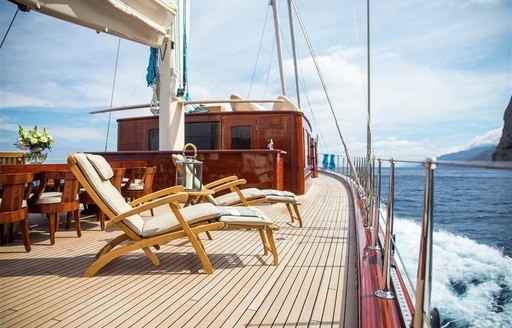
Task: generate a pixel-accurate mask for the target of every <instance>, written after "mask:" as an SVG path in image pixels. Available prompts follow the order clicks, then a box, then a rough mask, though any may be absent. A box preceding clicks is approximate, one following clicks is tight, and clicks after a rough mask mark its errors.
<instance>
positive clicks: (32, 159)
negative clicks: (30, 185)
mask: <svg viewBox="0 0 512 328" xmlns="http://www.w3.org/2000/svg"><path fill="white" fill-rule="evenodd" d="M46 157H48V151H47V150H46V149H42V148H39V147H36V148H31V149H30V152H28V153H27V154H26V155H25V161H26V162H27V164H43V163H44V161H45V160H46Z"/></svg>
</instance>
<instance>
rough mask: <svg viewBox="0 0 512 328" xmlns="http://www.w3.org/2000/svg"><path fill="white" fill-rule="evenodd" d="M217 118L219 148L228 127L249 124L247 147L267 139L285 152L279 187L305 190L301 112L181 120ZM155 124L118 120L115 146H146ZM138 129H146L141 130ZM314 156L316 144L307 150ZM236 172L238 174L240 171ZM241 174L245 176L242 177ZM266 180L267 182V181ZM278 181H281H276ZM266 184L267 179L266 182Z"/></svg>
mask: <svg viewBox="0 0 512 328" xmlns="http://www.w3.org/2000/svg"><path fill="white" fill-rule="evenodd" d="M212 121H216V122H220V124H221V128H220V130H221V132H220V133H221V135H220V138H221V140H220V145H221V150H229V149H231V128H232V127H234V126H250V127H251V128H252V140H251V147H252V148H253V149H254V150H264V149H267V145H268V143H269V140H270V139H272V140H273V142H274V149H280V150H283V151H285V152H286V155H283V156H282V161H283V172H284V175H283V179H282V183H283V186H282V188H281V189H284V190H289V191H293V192H295V193H296V194H299V195H302V194H304V193H305V192H306V190H307V184H306V182H305V181H306V180H307V179H308V178H309V177H310V176H311V174H310V173H311V172H312V171H313V169H314V167H313V165H312V164H311V163H314V162H316V161H315V160H311V161H308V162H306V158H305V156H306V155H305V151H304V147H309V145H305V144H304V136H303V130H304V129H306V130H307V131H309V133H311V126H310V124H309V122H308V121H307V119H306V117H305V116H304V115H303V113H301V112H296V111H253V112H221V113H218V112H217V113H216V112H213V113H194V114H186V115H185V122H186V123H189V122H212ZM154 128H158V117H154V116H151V117H139V118H130V119H119V120H118V136H119V138H118V150H119V151H125V150H126V151H128V150H131V151H134V150H149V139H147V138H148V137H147V136H148V131H146V130H148V129H154ZM141 129H146V130H145V131H144V132H141ZM310 155H311V156H315V157H316V148H314V151H310ZM226 163H228V162H225V163H224V164H226ZM237 175H239V176H242V173H238V174H237ZM244 178H245V177H244ZM269 183H270V182H269ZM279 183H281V182H280V181H279ZM267 184H268V183H267Z"/></svg>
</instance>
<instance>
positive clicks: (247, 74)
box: [0, 0, 512, 162]
mask: <svg viewBox="0 0 512 328" xmlns="http://www.w3.org/2000/svg"><path fill="white" fill-rule="evenodd" d="M371 2H372V4H371V25H372V26H371V30H372V47H371V52H372V66H371V76H372V80H371V91H372V96H371V105H372V130H373V148H374V152H375V154H376V155H377V156H381V157H384V158H388V157H394V158H399V159H424V158H426V157H431V156H438V155H441V154H444V153H448V152H452V151H456V150H461V149H465V148H467V147H469V146H471V145H477V144H482V143H488V142H497V140H498V138H499V136H500V134H501V128H502V126H503V112H504V109H505V107H506V105H507V104H508V102H509V100H510V97H511V94H512V90H511V89H512V77H511V75H512V73H511V72H512V53H511V51H512V50H511V48H512V32H511V31H512V26H511V21H512V19H511V12H512V2H511V1H500V0H435V1H416V0H394V1H390V0H383V1H371ZM296 3H297V6H298V7H299V9H300V12H301V16H302V19H303V21H304V25H305V27H306V29H307V33H308V35H309V37H310V39H311V43H312V45H313V47H314V51H315V54H316V57H317V60H318V62H319V64H320V67H321V69H322V73H323V76H324V79H325V81H326V85H327V89H328V92H329V95H330V97H331V100H332V103H333V105H334V109H335V112H336V115H337V117H338V120H339V122H340V124H341V128H342V132H343V135H344V137H345V140H346V142H347V144H348V146H349V149H350V151H351V153H352V154H354V155H363V154H364V153H365V151H366V150H365V149H366V145H365V143H366V112H367V109H366V99H365V95H366V89H367V85H366V76H367V69H366V7H365V6H366V1H340V0H326V1H321V2H317V1H305V0H296ZM280 4H281V30H282V34H283V43H284V57H285V73H286V75H287V95H288V96H289V97H290V98H291V99H292V100H295V99H296V96H295V87H294V85H293V76H292V74H293V68H292V60H291V54H290V53H289V50H288V49H289V48H290V45H289V44H290V37H289V32H288V31H289V27H288V26H289V25H288V20H287V16H286V13H287V7H286V1H281V2H280ZM191 7H192V8H191V31H190V38H189V40H190V45H189V83H190V95H191V97H192V98H193V99H212V98H213V99H223V98H228V97H229V95H230V94H232V93H237V94H239V95H242V96H244V97H249V98H270V99H273V98H275V97H277V96H278V95H279V94H280V93H281V91H280V83H279V76H278V68H277V61H276V55H275V53H274V52H272V49H273V42H274V32H273V22H272V13H271V11H270V10H269V8H268V1H267V0H261V1H233V0H230V1H215V2H210V1H192V4H191ZM15 10H16V7H15V6H14V5H13V4H12V3H10V2H8V1H0V12H1V14H0V35H1V36H2V37H3V35H4V34H5V32H6V30H7V26H8V24H9V23H10V21H11V19H12V16H13V15H14V12H15ZM266 17H267V23H266V25H264V22H265V18H266ZM295 27H296V35H297V36H296V37H297V44H298V56H299V62H300V68H299V71H300V72H301V76H302V77H301V79H302V80H303V85H304V86H305V88H304V90H303V91H302V95H301V100H302V107H303V111H304V112H305V113H306V115H307V116H308V117H309V118H310V120H311V121H313V122H316V123H317V124H315V127H314V128H315V131H316V132H317V133H318V134H319V138H320V143H319V144H320V151H321V152H329V153H338V154H341V153H342V148H341V146H340V141H339V137H338V136H337V134H336V128H335V125H334V123H333V119H332V116H331V114H330V111H329V110H328V104H327V102H326V101H325V96H324V95H323V91H322V89H321V84H320V81H319V79H318V77H317V75H316V72H315V70H314V65H313V61H312V59H311V56H310V54H309V52H308V50H307V48H306V45H305V42H304V38H303V37H302V34H301V32H300V30H299V24H298V22H297V21H295ZM356 31H357V33H356ZM260 40H261V51H260V55H259V57H257V52H258V48H259V47H260ZM117 44H118V38H116V37H112V36H109V35H106V34H103V33H102V34H97V33H96V32H95V31H93V30H89V29H86V28H83V27H80V26H75V25H72V24H70V23H67V22H64V21H60V20H57V19H55V18H51V17H47V16H45V15H41V14H39V13H36V12H29V13H23V12H20V13H19V14H18V16H17V18H16V20H15V22H14V24H13V27H12V29H11V31H10V33H9V35H8V36H7V38H6V41H5V43H4V45H3V47H2V48H1V49H0V85H1V88H0V150H15V147H14V146H13V143H14V142H15V141H16V139H17V129H18V125H19V124H21V125H23V126H25V127H31V126H34V125H36V124H37V125H38V126H39V127H46V128H47V129H48V131H49V132H50V134H51V135H52V136H53V137H54V138H55V139H56V142H55V144H54V147H53V149H52V152H51V153H50V155H49V159H48V161H52V162H63V161H64V158H65V157H66V154H67V153H68V152H71V151H101V150H104V148H105V143H106V131H107V126H108V114H98V115H90V114H88V113H89V111H91V110H95V109H102V108H108V107H109V106H110V99H111V93H112V84H113V76H114V67H115V61H116V52H117ZM148 56H149V49H148V47H146V46H143V45H139V44H135V43H131V42H129V41H125V40H122V41H121V45H120V56H119V63H118V69H117V79H116V86H115V89H114V98H113V106H114V107H116V106H122V105H131V104H139V103H148V102H149V101H150V100H151V97H152V90H151V89H150V88H148V87H146V82H145V75H146V67H147V62H148ZM255 67H256V68H255ZM253 70H254V72H255V74H254V78H252V76H253ZM251 81H252V82H251ZM249 90H251V92H250V94H249ZM146 115H150V113H149V111H147V110H142V111H130V112H123V113H120V112H118V113H113V114H112V117H111V121H110V122H111V123H110V136H109V141H108V148H107V149H108V150H115V149H116V143H117V136H116V129H117V124H116V119H118V118H120V117H126V116H146Z"/></svg>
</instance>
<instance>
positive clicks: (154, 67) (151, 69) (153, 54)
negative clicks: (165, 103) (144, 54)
mask: <svg viewBox="0 0 512 328" xmlns="http://www.w3.org/2000/svg"><path fill="white" fill-rule="evenodd" d="M146 82H148V87H152V86H154V85H156V84H157V83H158V49H157V48H151V50H150V53H149V64H148V73H147V74H146Z"/></svg>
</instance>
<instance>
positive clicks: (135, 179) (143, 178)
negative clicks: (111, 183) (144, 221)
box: [121, 166, 156, 215]
mask: <svg viewBox="0 0 512 328" xmlns="http://www.w3.org/2000/svg"><path fill="white" fill-rule="evenodd" d="M155 173H156V166H147V167H131V168H127V169H126V173H125V177H124V179H123V180H124V181H123V184H122V186H121V194H122V195H123V197H124V198H125V199H126V200H127V201H132V200H134V199H137V198H141V197H143V196H146V195H149V194H151V193H152V192H153V179H154V177H155ZM150 212H151V215H155V213H154V212H153V209H151V210H150Z"/></svg>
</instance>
